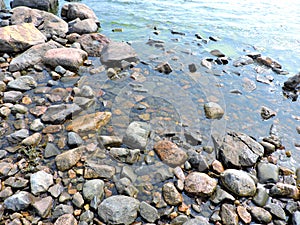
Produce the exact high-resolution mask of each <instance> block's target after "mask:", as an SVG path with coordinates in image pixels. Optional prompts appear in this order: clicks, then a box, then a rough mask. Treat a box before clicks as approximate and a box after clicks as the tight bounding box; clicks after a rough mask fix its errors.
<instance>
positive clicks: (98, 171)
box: [84, 163, 116, 179]
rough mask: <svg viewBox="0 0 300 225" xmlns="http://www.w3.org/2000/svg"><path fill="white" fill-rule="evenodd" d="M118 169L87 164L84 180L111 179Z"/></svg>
mask: <svg viewBox="0 0 300 225" xmlns="http://www.w3.org/2000/svg"><path fill="white" fill-rule="evenodd" d="M115 173H116V169H115V167H113V166H109V165H99V164H95V163H87V165H86V166H85V169H84V178H86V179H91V178H106V179H109V178H111V177H112V176H113V175H115Z"/></svg>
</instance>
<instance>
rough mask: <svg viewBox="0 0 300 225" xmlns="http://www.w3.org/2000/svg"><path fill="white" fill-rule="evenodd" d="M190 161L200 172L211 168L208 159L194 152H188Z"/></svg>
mask: <svg viewBox="0 0 300 225" xmlns="http://www.w3.org/2000/svg"><path fill="white" fill-rule="evenodd" d="M188 161H189V163H190V164H191V165H192V167H194V168H195V169H196V170H197V171H198V172H203V171H205V170H207V169H208V168H209V163H208V160H207V158H206V157H205V156H204V155H202V154H201V153H198V152H196V151H194V150H191V151H188Z"/></svg>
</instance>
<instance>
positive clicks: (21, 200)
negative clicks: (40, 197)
mask: <svg viewBox="0 0 300 225" xmlns="http://www.w3.org/2000/svg"><path fill="white" fill-rule="evenodd" d="M32 202H33V197H32V195H31V194H30V193H28V192H26V191H20V192H18V193H16V194H14V195H12V196H10V197H8V198H7V199H5V200H4V206H5V208H6V209H11V210H13V211H20V210H24V209H27V208H28V207H29V206H30V204H32Z"/></svg>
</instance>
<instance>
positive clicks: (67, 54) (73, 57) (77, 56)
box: [43, 48, 88, 71]
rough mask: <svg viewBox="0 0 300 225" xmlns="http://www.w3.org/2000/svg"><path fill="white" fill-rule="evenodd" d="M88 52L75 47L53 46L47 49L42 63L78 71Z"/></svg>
mask: <svg viewBox="0 0 300 225" xmlns="http://www.w3.org/2000/svg"><path fill="white" fill-rule="evenodd" d="M87 57H88V54H87V53H86V52H85V51H83V50H81V49H75V48H55V49H50V50H48V51H47V52H46V53H45V55H44V60H43V61H44V63H45V64H47V65H49V66H52V67H56V66H59V65H60V66H62V67H64V68H66V69H68V70H71V71H78V69H79V67H80V66H82V65H83V62H84V60H86V59H87Z"/></svg>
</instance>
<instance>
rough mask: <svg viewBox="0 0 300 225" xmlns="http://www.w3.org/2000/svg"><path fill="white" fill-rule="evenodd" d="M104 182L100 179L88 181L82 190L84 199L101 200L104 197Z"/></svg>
mask: <svg viewBox="0 0 300 225" xmlns="http://www.w3.org/2000/svg"><path fill="white" fill-rule="evenodd" d="M103 188H104V182H103V180H100V179H93V180H88V181H86V182H85V183H84V185H83V188H82V194H83V198H84V199H85V200H87V201H91V200H92V199H93V198H94V197H96V198H99V199H101V197H102V195H103V192H104V190H103Z"/></svg>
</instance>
